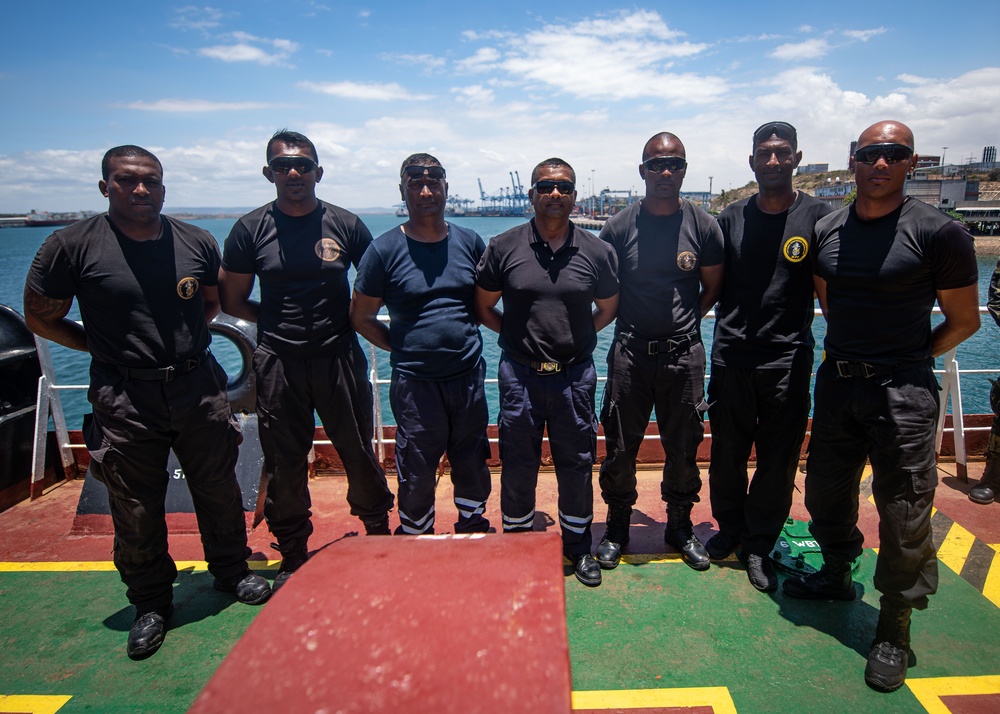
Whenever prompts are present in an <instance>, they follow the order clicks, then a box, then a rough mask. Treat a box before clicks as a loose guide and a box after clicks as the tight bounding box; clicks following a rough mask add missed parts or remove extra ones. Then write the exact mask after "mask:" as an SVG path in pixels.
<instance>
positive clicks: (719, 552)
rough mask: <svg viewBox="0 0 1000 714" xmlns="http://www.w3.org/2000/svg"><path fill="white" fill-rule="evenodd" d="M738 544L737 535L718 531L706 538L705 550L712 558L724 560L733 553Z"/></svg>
mask: <svg viewBox="0 0 1000 714" xmlns="http://www.w3.org/2000/svg"><path fill="white" fill-rule="evenodd" d="M739 544H740V537H739V536H736V535H733V534H732V533H725V532H723V531H719V532H718V533H716V534H715V535H714V536H712V537H711V538H709V539H708V542H707V543H706V544H705V551H706V552H707V553H708V556H709V557H710V558H711V559H712V560H724V559H726V558H728V557H729V556H730V555H732V554H733V551H734V550H736V547H737V546H738V545H739Z"/></svg>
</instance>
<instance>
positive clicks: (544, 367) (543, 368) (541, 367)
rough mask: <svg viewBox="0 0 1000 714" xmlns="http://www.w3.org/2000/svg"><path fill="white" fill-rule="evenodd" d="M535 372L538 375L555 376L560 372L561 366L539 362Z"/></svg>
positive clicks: (556, 363)
mask: <svg viewBox="0 0 1000 714" xmlns="http://www.w3.org/2000/svg"><path fill="white" fill-rule="evenodd" d="M535 371H537V372H538V373H539V374H555V373H556V372H562V365H561V364H559V363H558V362H539V363H538V369H537V370H535Z"/></svg>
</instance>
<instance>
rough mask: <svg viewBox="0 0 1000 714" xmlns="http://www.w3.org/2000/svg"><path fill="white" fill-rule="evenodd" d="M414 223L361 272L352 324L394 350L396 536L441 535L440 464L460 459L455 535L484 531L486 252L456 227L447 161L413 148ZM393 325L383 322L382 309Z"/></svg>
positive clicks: (408, 173) (455, 464)
mask: <svg viewBox="0 0 1000 714" xmlns="http://www.w3.org/2000/svg"><path fill="white" fill-rule="evenodd" d="M399 193H400V195H401V196H402V198H403V200H404V201H405V202H406V208H407V213H408V214H409V219H408V220H407V221H406V222H405V223H404V224H403V225H401V226H399V227H397V228H393V229H392V230H391V231H388V232H386V233H384V234H382V235H381V236H379V237H378V238H377V239H376V240H375V242H374V243H373V244H372V246H371V248H369V249H368V252H367V253H365V257H364V258H363V259H362V260H361V265H360V267H359V268H358V277H357V279H356V280H355V281H354V298H353V299H352V300H351V324H352V325H354V329H355V330H357V331H358V333H359V334H361V336H362V337H364V338H365V339H367V340H368V341H369V342H371V343H372V344H373V345H375V346H376V347H380V348H382V349H384V350H388V351H389V361H390V363H391V365H392V381H391V385H390V387H389V403H390V405H391V406H392V414H393V416H394V417H395V418H396V471H397V473H398V474H399V491H398V495H399V523H400V525H399V528H398V529H397V531H396V532H397V533H402V534H407V535H422V534H425V533H433V532H434V520H435V517H434V487H435V485H436V477H437V468H438V462H439V461H440V459H441V456H442V455H443V454H445V453H446V452H447V454H448V461H449V462H450V464H451V480H452V485H453V486H454V500H455V507H456V509H457V510H458V521H457V522H456V523H455V532H456V533H484V532H486V531H487V530H488V529H489V527H490V522H489V521H488V520H487V519H486V518H485V517H484V516H483V513H484V511H485V510H486V500H487V499H488V498H489V495H490V489H491V483H490V469H489V466H488V465H487V463H486V462H487V461H488V460H489V458H490V443H489V441H488V439H487V437H486V427H487V424H488V422H489V409H488V406H487V403H486V394H485V390H484V388H483V383H484V379H485V376H486V363H485V362H484V361H483V358H482V351H483V338H482V335H480V334H479V323H478V322H477V321H476V315H475V309H474V307H473V303H474V296H475V290H476V264H477V263H478V262H479V259H480V258H481V257H482V255H483V251H484V250H485V249H486V246H485V244H484V243H483V239H482V238H480V237H479V235H478V234H477V233H476V232H475V231H472V230H470V229H468V228H463V227H461V226H458V225H455V224H453V223H448V222H447V221H445V219H444V211H445V207H446V204H447V199H448V182H447V181H446V180H445V170H444V168H443V167H442V166H441V162H440V161H438V160H437V159H436V158H434V157H433V156H431V155H430V154H413V155H412V156H409V157H407V158H406V160H404V161H403V165H402V167H401V169H400V183H399ZM382 305H385V306H386V308H387V309H388V311H389V319H390V322H389V325H388V326H386V325H385V324H384V323H382V322H379V319H378V311H379V308H380V307H381V306H382Z"/></svg>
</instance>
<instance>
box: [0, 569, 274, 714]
mask: <svg viewBox="0 0 1000 714" xmlns="http://www.w3.org/2000/svg"><path fill="white" fill-rule="evenodd" d="M174 564H175V565H176V566H177V569H178V570H189V571H201V570H208V564H207V563H205V561H204V560H177V561H174ZM280 565H281V561H280V560H268V561H266V563H265V561H262V560H252V561H250V567H251V568H252V569H254V570H277V569H278V566H280ZM114 569H115V564H114V563H113V562H111V561H110V560H90V561H86V560H85V561H43V562H36V563H30V562H26V563H21V562H11V561H8V562H0V573H88V572H95V573H99V572H108V571H113V570H114ZM0 711H2V710H0Z"/></svg>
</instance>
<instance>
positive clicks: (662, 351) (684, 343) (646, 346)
mask: <svg viewBox="0 0 1000 714" xmlns="http://www.w3.org/2000/svg"><path fill="white" fill-rule="evenodd" d="M617 339H618V341H619V342H621V343H622V344H623V345H625V346H626V347H628V348H630V349H637V350H638V351H639V352H645V353H646V354H647V355H651V356H652V355H666V354H671V353H673V352H678V351H680V350H683V349H687V348H688V347H690V346H691V345H693V344H695V343H697V342H700V341H701V335H700V334H699V333H698V331H697V330H695V331H694V332H690V333H688V334H686V335H681V336H680V337H668V338H666V339H662V340H646V339H643V338H641V337H636V336H635V335H633V334H630V333H627V332H622V333H620V334H619V335H618V338H617Z"/></svg>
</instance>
